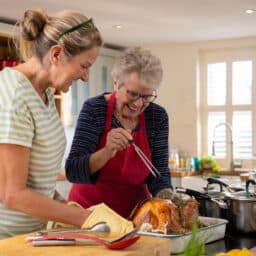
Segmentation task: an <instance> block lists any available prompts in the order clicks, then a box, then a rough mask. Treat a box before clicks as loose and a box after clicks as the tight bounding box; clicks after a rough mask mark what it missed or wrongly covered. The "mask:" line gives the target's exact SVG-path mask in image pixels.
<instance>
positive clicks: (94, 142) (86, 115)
mask: <svg viewBox="0 0 256 256" xmlns="http://www.w3.org/2000/svg"><path fill="white" fill-rule="evenodd" d="M105 104H106V103H105ZM105 113H106V108H105V107H104V102H103V101H100V100H98V99H96V100H95V98H93V99H90V100H88V101H86V102H85V103H84V105H83V107H82V109H81V111H80V114H79V118H78V121H77V127H76V131H75V135H74V138H73V142H72V146H71V151H70V153H69V156H68V158H67V160H66V165H65V169H66V176H67V179H68V180H69V181H70V182H72V183H84V184H90V183H93V184H94V183H96V181H97V178H98V175H99V172H96V173H95V174H93V175H91V174H90V172H89V157H90V155H91V154H92V153H94V152H95V151H96V150H97V147H98V143H99V139H100V136H101V135H102V133H103V131H104V124H105Z"/></svg>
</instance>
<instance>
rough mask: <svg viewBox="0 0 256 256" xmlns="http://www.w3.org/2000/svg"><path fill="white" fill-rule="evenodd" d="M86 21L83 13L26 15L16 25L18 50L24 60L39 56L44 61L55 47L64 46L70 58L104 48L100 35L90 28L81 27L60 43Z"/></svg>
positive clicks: (29, 12)
mask: <svg viewBox="0 0 256 256" xmlns="http://www.w3.org/2000/svg"><path fill="white" fill-rule="evenodd" d="M86 20H88V18H87V17H86V16H85V15H83V14H82V13H80V12H76V11H70V10H65V11H62V12H60V13H58V14H56V15H55V16H48V15H47V13H46V12H45V11H44V10H43V9H32V10H27V11H25V13H24V16H23V19H22V20H21V21H19V22H18V23H17V24H16V27H17V28H19V32H20V36H19V37H17V38H16V40H15V46H16V49H17V50H18V52H19V53H20V57H21V59H23V60H26V59H28V58H30V57H32V56H36V57H37V58H38V59H39V60H40V61H42V59H43V57H44V56H45V55H46V54H47V53H48V51H49V49H50V48H51V47H52V46H53V45H56V44H59V45H61V46H63V48H64V51H65V54H66V55H67V56H68V57H70V58H72V57H74V56H75V55H78V54H80V53H81V52H82V51H84V50H90V49H92V48H93V47H100V46H102V44H103V40H102V38H101V35H100V33H99V31H98V30H97V29H95V27H94V26H91V24H88V25H85V26H81V27H79V28H78V29H76V30H74V31H72V33H67V34H65V35H63V36H62V37H61V40H59V41H58V40H57V39H58V36H59V35H61V34H62V33H63V32H65V31H67V30H68V29H70V28H72V27H74V26H76V25H78V24H81V23H82V22H84V21H86Z"/></svg>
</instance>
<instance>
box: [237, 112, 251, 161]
mask: <svg viewBox="0 0 256 256" xmlns="http://www.w3.org/2000/svg"><path fill="white" fill-rule="evenodd" d="M233 140H234V157H235V158H241V159H245V158H250V157H252V113H251V111H234V113H233Z"/></svg>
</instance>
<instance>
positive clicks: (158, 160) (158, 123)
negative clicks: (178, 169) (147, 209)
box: [146, 104, 173, 196]
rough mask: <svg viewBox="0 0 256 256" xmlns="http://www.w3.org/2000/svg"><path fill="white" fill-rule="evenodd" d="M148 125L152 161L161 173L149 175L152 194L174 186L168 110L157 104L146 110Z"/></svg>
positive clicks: (148, 179) (148, 183) (148, 182)
mask: <svg viewBox="0 0 256 256" xmlns="http://www.w3.org/2000/svg"><path fill="white" fill-rule="evenodd" d="M146 116H147V117H146V126H147V135H148V140H149V146H150V150H151V155H152V163H153V165H154V166H155V167H156V169H157V170H158V171H159V172H160V173H161V176H160V177H157V178H154V177H153V176H152V175H149V177H148V178H147V185H148V188H149V191H150V193H151V194H152V196H155V195H156V194H157V193H158V192H159V191H160V190H162V189H164V188H171V189H172V188H173V187H172V185H171V175H170V170H169V164H168V160H169V118H168V114H167V112H166V111H165V110H164V109H163V108H162V107H160V106H159V105H157V104H154V105H152V107H151V108H150V109H149V110H148V111H147V112H146Z"/></svg>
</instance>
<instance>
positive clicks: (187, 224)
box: [131, 198, 198, 234]
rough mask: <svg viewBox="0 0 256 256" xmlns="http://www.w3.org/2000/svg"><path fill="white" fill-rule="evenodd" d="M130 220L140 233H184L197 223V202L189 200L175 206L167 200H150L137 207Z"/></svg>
mask: <svg viewBox="0 0 256 256" xmlns="http://www.w3.org/2000/svg"><path fill="white" fill-rule="evenodd" d="M131 218H132V221H133V224H134V226H135V227H140V228H141V229H142V231H151V232H160V233H164V234H173V233H175V234H177V233H185V232H188V231H190V230H191V229H192V225H193V223H195V222H197V221H198V202H197V201H196V200H195V199H192V198H191V199H188V200H186V201H182V203H180V205H176V204H174V203H173V202H172V201H171V200H168V199H160V198H151V199H148V200H146V201H145V202H143V203H142V204H141V205H140V206H137V207H136V209H135V210H134V211H133V213H132V215H131Z"/></svg>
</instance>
